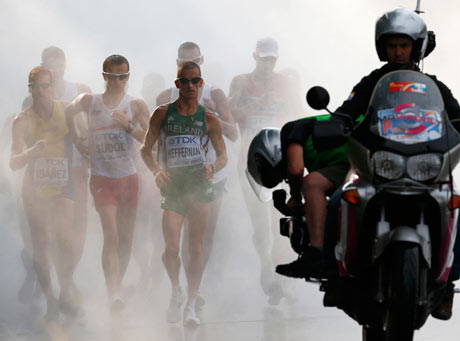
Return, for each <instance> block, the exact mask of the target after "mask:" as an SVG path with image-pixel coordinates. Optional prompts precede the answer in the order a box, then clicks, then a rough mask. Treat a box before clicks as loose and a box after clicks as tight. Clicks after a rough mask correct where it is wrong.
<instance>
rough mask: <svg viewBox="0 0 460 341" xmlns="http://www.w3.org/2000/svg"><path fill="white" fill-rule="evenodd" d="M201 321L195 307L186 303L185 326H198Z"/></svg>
mask: <svg viewBox="0 0 460 341" xmlns="http://www.w3.org/2000/svg"><path fill="white" fill-rule="evenodd" d="M200 323H201V321H200V319H199V318H198V316H196V311H195V309H193V306H191V305H188V304H187V305H186V306H185V309H184V326H186V327H196V326H199V325H200Z"/></svg>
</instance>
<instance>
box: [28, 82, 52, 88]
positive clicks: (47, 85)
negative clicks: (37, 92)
mask: <svg viewBox="0 0 460 341" xmlns="http://www.w3.org/2000/svg"><path fill="white" fill-rule="evenodd" d="M27 85H28V86H30V87H31V88H32V89H35V88H36V87H37V86H38V87H40V88H42V89H48V88H49V87H50V86H51V85H52V84H51V83H29V84H27Z"/></svg>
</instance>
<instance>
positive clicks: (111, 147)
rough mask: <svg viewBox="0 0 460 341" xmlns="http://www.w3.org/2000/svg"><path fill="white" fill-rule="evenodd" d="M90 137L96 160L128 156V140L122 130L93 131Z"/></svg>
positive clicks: (109, 159)
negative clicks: (92, 140)
mask: <svg viewBox="0 0 460 341" xmlns="http://www.w3.org/2000/svg"><path fill="white" fill-rule="evenodd" d="M92 138H93V139H94V142H93V152H94V154H95V156H96V160H99V161H112V160H119V159H127V158H129V147H128V141H127V139H126V133H125V132H124V131H122V130H118V129H117V130H116V129H114V130H104V131H101V132H95V133H94V135H93V137H92Z"/></svg>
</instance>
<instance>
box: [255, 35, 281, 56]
mask: <svg viewBox="0 0 460 341" xmlns="http://www.w3.org/2000/svg"><path fill="white" fill-rule="evenodd" d="M255 53H256V55H257V56H259V57H261V58H263V57H275V58H278V43H277V42H276V40H275V39H273V38H269V37H267V38H262V39H260V40H258V41H257V44H256V51H255Z"/></svg>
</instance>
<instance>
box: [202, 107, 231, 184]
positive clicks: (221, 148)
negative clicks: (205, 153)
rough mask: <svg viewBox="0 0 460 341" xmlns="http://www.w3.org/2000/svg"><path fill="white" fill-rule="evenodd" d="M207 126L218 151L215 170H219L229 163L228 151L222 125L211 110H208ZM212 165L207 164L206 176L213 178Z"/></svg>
mask: <svg viewBox="0 0 460 341" xmlns="http://www.w3.org/2000/svg"><path fill="white" fill-rule="evenodd" d="M206 127H207V130H208V136H209V139H210V140H211V143H212V145H213V147H214V149H215V151H216V161H215V162H214V169H215V171H216V172H217V171H219V170H221V169H222V168H224V167H225V165H226V164H227V151H226V149H225V143H224V139H223V137H222V127H221V125H220V122H219V119H218V118H217V117H216V116H215V115H214V114H212V113H211V112H209V111H207V112H206ZM212 175H213V173H212V166H211V165H209V166H205V177H206V178H207V179H212Z"/></svg>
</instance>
